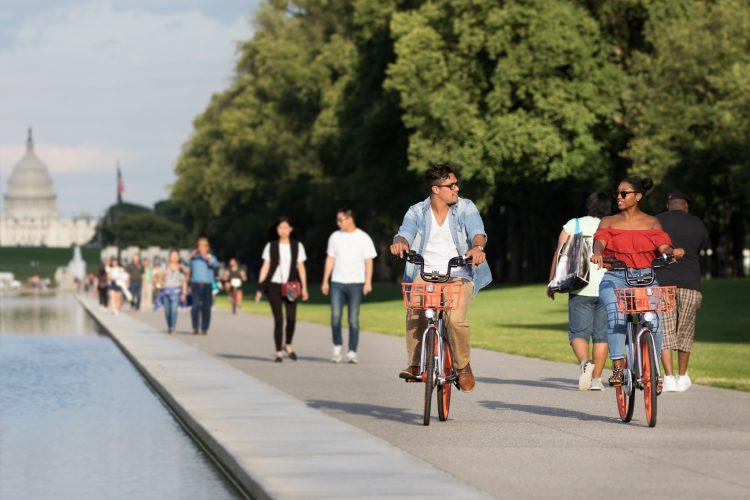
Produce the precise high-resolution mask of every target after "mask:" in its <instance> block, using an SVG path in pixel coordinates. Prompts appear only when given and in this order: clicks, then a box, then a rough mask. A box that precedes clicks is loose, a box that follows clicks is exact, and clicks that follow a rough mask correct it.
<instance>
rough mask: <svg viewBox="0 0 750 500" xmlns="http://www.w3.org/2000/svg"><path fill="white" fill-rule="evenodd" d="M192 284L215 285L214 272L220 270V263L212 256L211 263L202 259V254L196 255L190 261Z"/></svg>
mask: <svg viewBox="0 0 750 500" xmlns="http://www.w3.org/2000/svg"><path fill="white" fill-rule="evenodd" d="M188 267H189V268H190V283H213V281H214V271H216V270H217V269H218V268H219V261H218V260H216V257H215V256H214V255H213V254H211V263H210V264H209V263H208V261H207V260H206V259H204V258H203V257H201V255H200V254H196V255H194V256H193V257H192V258H191V259H190V263H189V266H188Z"/></svg>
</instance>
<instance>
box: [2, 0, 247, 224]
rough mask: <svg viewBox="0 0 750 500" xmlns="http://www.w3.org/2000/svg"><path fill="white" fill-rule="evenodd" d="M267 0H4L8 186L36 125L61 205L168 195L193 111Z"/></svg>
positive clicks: (222, 83) (95, 206) (93, 205)
mask: <svg viewBox="0 0 750 500" xmlns="http://www.w3.org/2000/svg"><path fill="white" fill-rule="evenodd" d="M259 3H260V0H128V1H126V0H2V1H0V190H1V191H2V192H3V193H4V192H5V189H6V187H7V179H8V176H9V175H10V173H11V171H12V169H13V166H14V165H15V164H16V163H17V162H18V160H20V158H21V157H22V156H23V153H24V150H25V142H26V131H27V129H28V127H32V128H33V134H34V149H35V152H36V154H37V156H39V158H40V159H41V160H42V161H43V162H44V163H46V165H47V168H48V169H49V172H50V175H51V176H52V180H53V182H54V185H55V189H56V191H57V199H58V201H57V202H58V210H59V212H60V214H61V215H62V216H66V217H67V216H72V215H77V214H83V213H87V214H91V215H101V214H102V213H103V212H104V210H105V209H106V208H107V207H108V206H109V205H110V204H112V203H113V201H114V199H115V196H116V178H115V168H116V167H115V166H116V162H117V161H118V160H119V162H120V164H121V166H122V173H123V179H124V184H125V193H124V198H125V200H126V201H129V202H133V203H140V204H145V205H148V206H151V205H153V203H154V202H156V201H158V200H162V199H165V198H167V197H168V196H169V186H170V184H171V183H172V182H173V181H174V164H175V162H176V160H177V158H178V156H179V153H180V149H181V147H182V145H183V144H184V143H185V141H186V140H187V139H188V138H189V137H190V134H191V132H192V122H193V119H194V118H195V117H196V115H198V114H199V113H200V112H201V111H202V110H203V109H205V107H206V105H207V104H208V102H209V99H210V97H211V95H212V94H213V93H215V92H217V91H221V90H223V89H225V88H226V87H227V86H228V84H229V82H230V80H231V76H232V73H233V68H234V62H235V60H236V56H237V52H236V47H237V43H238V42H240V41H242V40H246V39H248V38H249V37H250V36H251V35H252V28H251V19H252V15H253V13H254V12H255V10H256V9H257V7H258V4H259Z"/></svg>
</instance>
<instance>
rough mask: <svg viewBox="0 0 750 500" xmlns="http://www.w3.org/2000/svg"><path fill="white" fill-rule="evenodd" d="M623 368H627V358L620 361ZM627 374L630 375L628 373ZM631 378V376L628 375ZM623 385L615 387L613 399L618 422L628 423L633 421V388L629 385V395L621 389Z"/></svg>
mask: <svg viewBox="0 0 750 500" xmlns="http://www.w3.org/2000/svg"><path fill="white" fill-rule="evenodd" d="M622 363H623V368H628V357H627V356H625V359H623V360H622ZM627 373H628V374H630V373H632V372H630V371H628V372H627ZM628 376H629V377H632V375H628ZM626 384H627V381H624V383H623V385H626ZM623 385H618V386H615V397H616V398H617V410H618V411H619V412H620V420H622V421H623V422H630V421H631V420H632V419H633V410H634V409H635V387H633V386H632V383H631V384H630V386H631V390H630V395H628V394H627V393H626V391H625V390H624V389H623Z"/></svg>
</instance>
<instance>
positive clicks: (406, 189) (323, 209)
mask: <svg viewBox="0 0 750 500" xmlns="http://www.w3.org/2000/svg"><path fill="white" fill-rule="evenodd" d="M749 28H750V4H748V3H747V2H746V1H742V0H716V1H699V0H663V1H656V0H597V1H582V0H581V1H572V0H504V1H499V0H497V1H494V0H481V1H480V0H432V1H407V0H355V1H346V0H296V1H292V0H268V1H266V2H265V3H264V4H263V5H262V7H261V8H260V10H259V12H258V13H257V15H256V17H255V22H254V33H253V36H252V37H251V38H249V39H248V40H246V41H244V42H242V43H241V44H240V45H239V47H238V60H237V65H236V71H235V75H234V78H233V79H232V82H231V84H230V85H229V87H228V88H227V89H226V90H224V91H222V92H219V93H217V94H216V95H214V96H213V98H212V100H211V102H210V104H209V105H208V107H207V109H206V110H205V111H204V112H203V113H202V114H201V115H200V116H198V117H197V118H196V120H195V122H194V128H195V131H194V133H193V135H192V137H191V138H190V140H189V141H188V142H187V143H186V144H185V146H184V149H183V152H182V154H181V156H180V158H179V160H178V162H177V166H176V173H177V181H176V182H175V184H174V188H173V192H172V200H171V203H172V204H173V206H178V207H180V210H181V211H182V212H181V213H182V214H183V215H184V216H185V217H186V219H185V220H187V221H189V222H188V223H189V225H190V226H192V227H191V228H190V229H191V232H192V233H194V234H198V233H201V234H206V235H207V236H209V237H210V238H211V239H212V241H213V245H214V247H215V248H217V249H218V250H219V254H220V255H221V256H224V257H228V256H230V255H232V256H238V257H240V258H241V259H243V260H246V261H249V262H250V263H251V264H252V263H257V262H258V259H259V255H260V251H261V249H262V246H263V245H262V243H263V240H264V239H265V235H266V232H267V228H268V226H269V225H270V224H271V223H272V222H273V220H274V219H275V218H276V217H278V216H280V215H288V216H291V217H292V219H293V224H294V226H295V227H296V229H297V231H298V236H300V237H301V238H303V239H304V241H305V243H306V246H307V247H308V253H309V254H310V257H311V259H310V260H311V264H312V267H313V272H315V271H316V270H319V266H320V265H321V264H322V257H323V256H324V251H325V240H326V238H327V237H328V235H329V234H330V232H331V231H332V230H334V229H335V224H334V215H335V210H336V209H337V208H340V207H349V208H352V209H354V212H355V214H356V215H357V221H358V224H359V225H360V226H362V227H363V228H364V229H365V230H367V231H368V232H370V234H371V235H372V236H373V239H374V240H375V241H376V244H377V246H378V247H379V252H380V254H381V256H382V257H384V256H383V253H384V252H385V249H386V245H387V244H388V242H389V241H390V239H391V237H392V235H393V234H394V232H395V230H396V229H397V227H398V224H399V222H400V220H401V217H402V216H403V214H404V212H405V211H406V209H407V208H408V206H409V205H410V204H412V203H415V202H417V201H419V200H421V199H424V198H425V197H426V195H427V191H426V190H425V188H424V186H423V183H422V181H421V172H423V171H424V170H425V168H426V167H427V166H428V165H429V164H430V163H433V162H451V163H453V164H455V165H456V166H457V167H458V169H459V173H460V177H461V181H462V184H461V189H462V193H461V194H462V195H464V196H467V197H471V198H472V199H474V200H475V201H476V202H477V204H478V206H479V207H480V209H481V211H482V214H483V216H484V218H485V223H486V225H487V226H488V232H489V236H490V239H489V245H488V251H489V258H490V262H491V265H492V267H493V270H494V274H495V275H496V278H498V279H500V280H508V281H526V280H539V279H543V278H544V276H545V275H546V272H547V269H548V265H549V264H548V262H549V256H550V254H551V252H552V250H553V246H554V241H555V239H556V236H557V234H558V233H559V230H560V226H561V225H562V224H563V223H564V222H566V220H567V219H568V218H570V217H573V216H577V215H581V209H582V205H583V200H584V198H585V196H586V195H587V194H588V193H589V192H592V191H595V190H599V189H607V190H610V189H611V186H613V185H615V184H616V182H617V181H618V180H619V178H621V177H622V176H624V175H625V174H626V173H628V172H630V173H639V174H645V175H649V176H652V177H653V178H654V179H655V180H656V181H657V184H658V185H659V190H657V191H656V192H655V193H654V195H653V196H651V201H650V203H651V207H650V208H651V209H652V210H658V211H660V210H661V209H662V207H663V200H664V197H663V195H664V192H665V191H666V190H668V189H671V188H681V189H683V190H685V191H688V192H690V193H691V194H692V195H693V197H694V206H693V208H694V211H695V212H696V213H697V214H698V215H699V216H702V217H703V218H704V220H705V221H706V222H707V224H708V225H709V227H710V229H711V231H712V236H713V244H714V246H715V247H716V249H717V250H720V249H724V250H726V251H725V252H723V253H722V252H719V251H717V252H715V253H714V255H715V258H714V268H715V272H716V271H721V270H722V269H723V267H724V266H725V265H727V264H728V265H731V266H733V272H734V273H735V274H738V273H741V265H740V262H741V251H742V248H743V247H744V245H745V244H746V238H747V236H746V235H747V231H746V229H747V220H748V218H749V215H748V212H749V211H750V208H749V205H750V203H749V202H748V192H749V191H750V190H749V189H748V184H749V182H748V177H749V176H750V175H749V174H748V172H750V164H749V163H750V154H749V151H750V150H749V149H748V139H750V137H749V135H750V134H749V131H750V126H749V124H750V106H748V104H750V102H749V101H750V78H748V77H750V65H749V64H748V63H749V58H750V29H749ZM722 255H723V256H724V257H722ZM721 259H725V260H726V262H723V261H721ZM389 262H390V261H389V260H388V259H387V258H381V259H378V265H379V267H378V275H379V276H380V277H381V278H385V277H388V276H392V275H393V273H394V272H395V271H391V269H390V267H393V268H394V269H395V267H397V266H389Z"/></svg>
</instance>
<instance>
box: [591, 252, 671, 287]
mask: <svg viewBox="0 0 750 500" xmlns="http://www.w3.org/2000/svg"><path fill="white" fill-rule="evenodd" d="M602 262H603V263H604V264H609V265H610V266H612V268H611V269H612V271H625V281H626V282H627V284H628V285H630V286H650V285H652V284H653V283H654V280H655V279H656V274H655V273H654V269H659V268H662V267H667V266H668V265H670V264H673V263H674V262H676V260H675V258H674V255H673V254H667V253H663V254H661V256H659V257H657V258H655V259H654V260H652V261H651V266H650V270H651V273H650V274H647V275H644V276H633V275H632V274H631V272H630V269H629V268H628V265H627V264H625V263H624V262H623V261H621V260H620V259H614V258H612V257H604V259H602Z"/></svg>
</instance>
